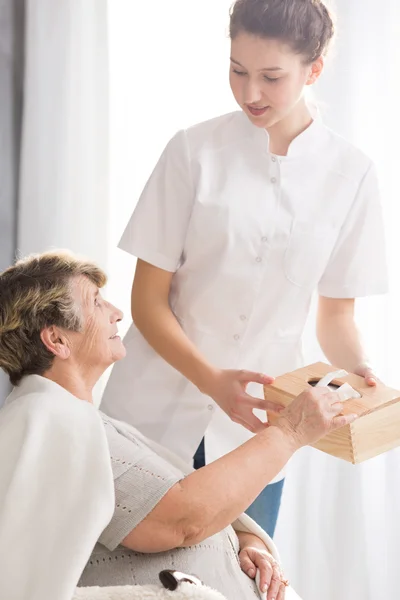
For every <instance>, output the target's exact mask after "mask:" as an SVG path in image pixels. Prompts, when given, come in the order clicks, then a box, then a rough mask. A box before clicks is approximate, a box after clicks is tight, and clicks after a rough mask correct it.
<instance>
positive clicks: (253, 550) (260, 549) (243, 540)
mask: <svg viewBox="0 0 400 600" xmlns="http://www.w3.org/2000/svg"><path fill="white" fill-rule="evenodd" d="M238 538H239V543H240V553H239V561H240V566H241V569H242V571H243V572H244V573H246V575H248V576H249V577H250V578H251V579H255V576H256V573H257V569H258V570H259V571H260V588H261V591H263V592H266V591H267V590H268V593H267V600H284V598H285V590H286V586H287V582H286V581H285V578H284V576H283V573H282V571H281V569H280V566H279V564H278V562H277V561H276V560H275V559H274V557H273V556H272V554H270V553H269V552H268V549H267V547H266V545H265V544H264V542H263V541H262V540H260V538H258V537H257V536H256V535H253V534H252V533H238Z"/></svg>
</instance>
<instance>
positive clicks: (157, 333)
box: [131, 261, 214, 390]
mask: <svg viewBox="0 0 400 600" xmlns="http://www.w3.org/2000/svg"><path fill="white" fill-rule="evenodd" d="M172 275H173V274H172V273H169V272H167V271H163V270H162V269H158V268H157V267H154V266H152V265H150V264H148V263H144V262H143V261H138V265H137V269H136V274H135V281H134V284H133V288H132V304H131V309H132V319H133V321H134V323H135V325H136V327H137V328H138V329H139V331H140V332H141V334H142V335H143V337H144V338H145V339H146V340H147V342H148V343H149V344H150V346H152V347H153V348H154V350H155V351H156V352H157V353H158V354H159V355H160V356H161V357H162V358H163V359H164V360H166V361H167V362H168V363H169V364H170V365H171V366H172V367H174V368H175V369H177V371H180V373H182V375H184V376H185V377H186V378H187V379H189V381H191V382H192V383H193V384H194V385H196V386H197V387H198V388H199V389H201V390H203V387H204V386H205V382H207V381H208V380H209V378H210V377H211V376H212V375H213V373H214V369H213V366H212V365H211V364H210V363H209V362H208V361H207V360H206V359H205V357H204V356H203V355H202V354H201V353H200V352H199V351H198V350H197V348H196V347H195V345H194V344H193V343H192V342H191V341H190V340H189V339H188V337H187V336H186V334H185V332H184V331H183V329H182V327H181V326H180V324H179V323H178V321H177V319H176V317H175V315H174V313H173V312H172V310H171V307H170V305H169V293H170V287H171V280H172Z"/></svg>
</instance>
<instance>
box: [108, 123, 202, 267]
mask: <svg viewBox="0 0 400 600" xmlns="http://www.w3.org/2000/svg"><path fill="white" fill-rule="evenodd" d="M193 198H194V192H193V186H192V180H191V173H190V158H189V150H188V143H187V139H186V132H185V131H180V132H178V133H177V134H176V135H175V136H174V137H173V138H172V139H171V140H170V142H169V143H168V145H167V147H166V148H165V150H164V152H163V153H162V155H161V157H160V159H159V161H158V163H157V165H156V167H155V169H154V171H153V173H152V175H151V176H150V179H149V180H148V182H147V184H146V186H145V188H144V190H143V192H142V194H141V196H140V199H139V202H138V204H137V206H136V208H135V210H134V212H133V214H132V216H131V218H130V220H129V223H128V225H127V227H126V229H125V231H124V233H123V235H122V238H121V240H120V243H119V248H121V249H122V250H125V251H126V252H129V253H130V254H132V255H133V256H136V257H137V258H140V259H142V260H144V261H146V262H148V263H150V264H152V265H154V266H156V267H159V268H160V269H164V270H166V271H170V272H175V271H176V270H177V268H178V267H179V265H180V262H181V257H182V252H183V247H184V242H185V238H186V232H187V228H188V223H189V219H190V215H191V212H192V205H193Z"/></svg>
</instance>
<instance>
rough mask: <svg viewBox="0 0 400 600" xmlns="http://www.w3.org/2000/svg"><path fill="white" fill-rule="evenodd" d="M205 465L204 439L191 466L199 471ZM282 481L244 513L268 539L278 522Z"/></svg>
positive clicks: (268, 490) (267, 489)
mask: <svg viewBox="0 0 400 600" xmlns="http://www.w3.org/2000/svg"><path fill="white" fill-rule="evenodd" d="M205 464H206V457H205V446H204V438H203V439H202V440H201V442H200V446H199V447H198V448H197V450H196V453H195V455H194V457H193V466H194V468H195V469H200V468H201V467H204V466H205ZM283 484H284V479H282V481H278V482H277V483H272V484H271V485H267V487H266V488H265V489H264V490H263V491H262V492H261V494H260V495H259V496H257V498H256V499H255V500H254V502H253V504H251V505H250V506H249V508H248V509H247V510H246V513H247V514H248V515H249V517H251V518H252V519H254V521H255V522H256V523H258V524H259V525H260V527H262V528H263V529H264V531H266V532H267V533H268V535H269V536H270V537H273V536H274V533H275V527H276V523H277V520H278V514H279V508H280V505H281V498H282V490H283Z"/></svg>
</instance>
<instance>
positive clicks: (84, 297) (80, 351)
mask: <svg viewBox="0 0 400 600" xmlns="http://www.w3.org/2000/svg"><path fill="white" fill-rule="evenodd" d="M73 297H74V298H75V300H76V303H77V308H78V310H79V311H80V313H81V315H82V321H83V330H82V331H81V332H79V333H75V332H74V333H71V332H70V333H69V336H68V337H69V340H70V346H71V356H72V357H73V358H74V359H75V360H77V361H79V364H80V365H81V366H82V365H84V366H86V367H89V368H90V367H91V368H98V367H101V368H107V367H108V366H110V365H111V364H113V363H114V362H115V361H117V360H120V359H121V358H124V356H125V354H126V350H125V347H124V345H123V343H122V341H121V338H120V337H119V336H118V322H119V321H121V319H122V317H123V314H122V312H121V311H120V310H118V309H117V308H115V306H113V305H112V304H110V303H109V302H107V301H106V300H104V298H102V296H101V294H100V291H99V289H98V288H97V287H96V285H95V284H94V283H92V282H91V281H90V280H89V279H87V278H86V277H77V278H76V279H75V280H74V281H73Z"/></svg>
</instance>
